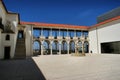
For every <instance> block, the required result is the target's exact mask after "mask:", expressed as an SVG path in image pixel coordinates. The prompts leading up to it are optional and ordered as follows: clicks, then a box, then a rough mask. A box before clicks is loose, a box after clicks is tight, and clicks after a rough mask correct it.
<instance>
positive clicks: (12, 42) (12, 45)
mask: <svg viewBox="0 0 120 80" xmlns="http://www.w3.org/2000/svg"><path fill="white" fill-rule="evenodd" d="M6 35H7V33H2V34H1V38H2V39H1V40H2V41H1V46H2V47H1V53H2V54H1V59H3V58H4V47H7V46H10V49H11V50H10V58H13V57H14V54H15V34H9V35H10V40H6V39H5V38H6Z"/></svg>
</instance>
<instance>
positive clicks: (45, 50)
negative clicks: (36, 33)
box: [43, 40, 50, 55]
mask: <svg viewBox="0 0 120 80" xmlns="http://www.w3.org/2000/svg"><path fill="white" fill-rule="evenodd" d="M43 54H44V55H49V54H50V48H49V41H47V40H45V41H44V42H43Z"/></svg>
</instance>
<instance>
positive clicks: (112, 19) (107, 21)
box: [89, 16, 120, 29]
mask: <svg viewBox="0 0 120 80" xmlns="http://www.w3.org/2000/svg"><path fill="white" fill-rule="evenodd" d="M118 19H120V16H117V17H114V18H111V19H108V20H106V21H103V22H100V23H98V24H95V25H93V26H91V27H90V28H89V29H92V28H95V27H98V26H100V25H103V24H106V23H109V22H112V21H115V20H118Z"/></svg>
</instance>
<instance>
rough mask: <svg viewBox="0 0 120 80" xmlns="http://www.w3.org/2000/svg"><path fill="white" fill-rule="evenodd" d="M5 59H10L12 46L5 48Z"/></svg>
mask: <svg viewBox="0 0 120 80" xmlns="http://www.w3.org/2000/svg"><path fill="white" fill-rule="evenodd" d="M4 59H10V46H9V47H5V48H4Z"/></svg>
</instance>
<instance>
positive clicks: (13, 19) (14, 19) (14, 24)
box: [6, 14, 18, 32]
mask: <svg viewBox="0 0 120 80" xmlns="http://www.w3.org/2000/svg"><path fill="white" fill-rule="evenodd" d="M6 20H8V21H10V22H11V26H12V27H11V29H12V30H13V31H14V32H16V31H17V25H18V15H17V14H7V15H6Z"/></svg>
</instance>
